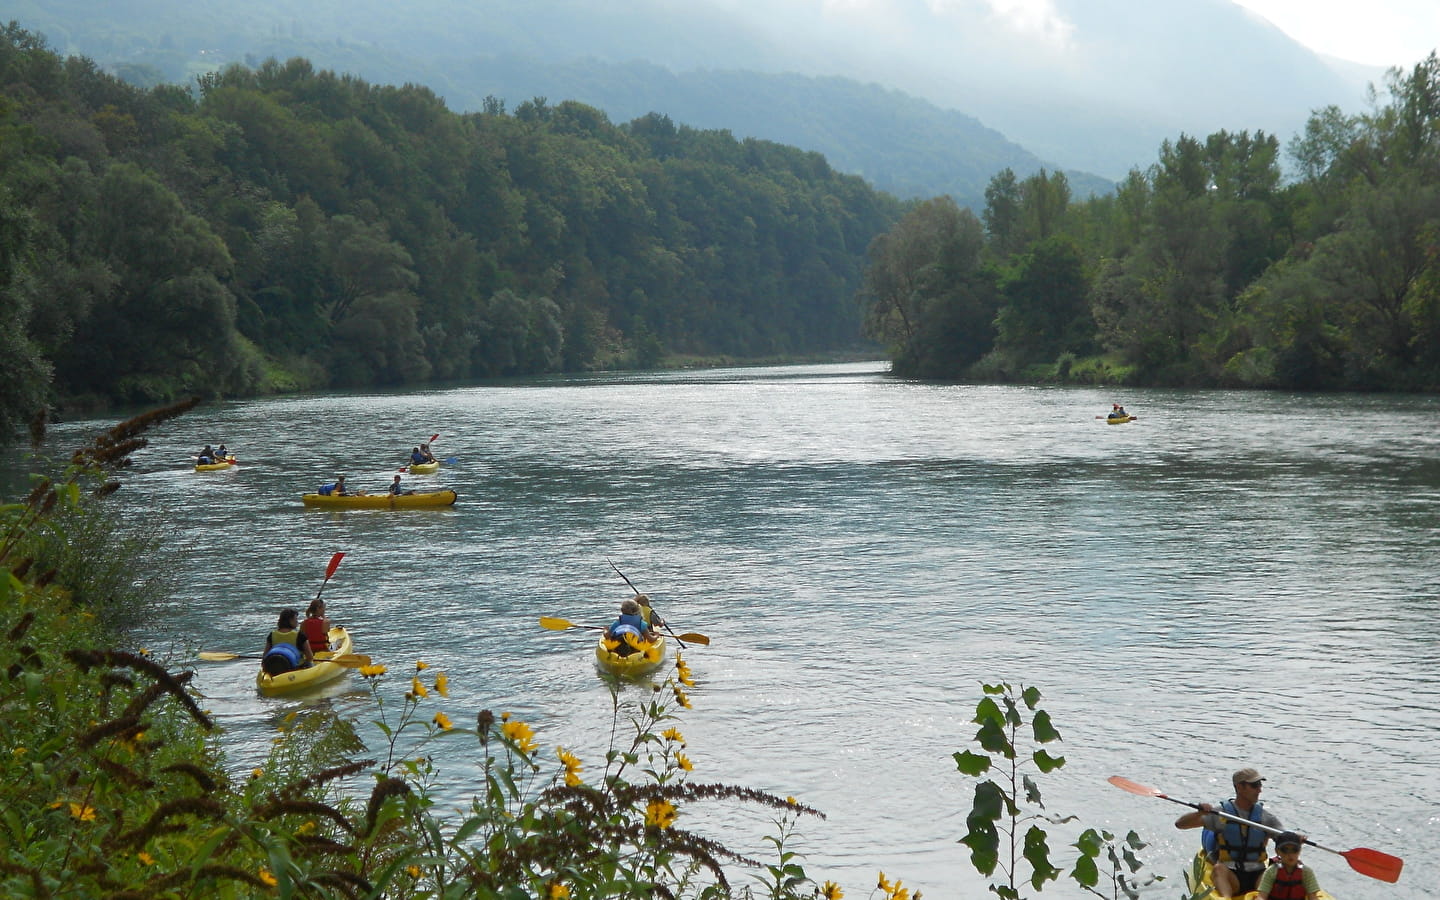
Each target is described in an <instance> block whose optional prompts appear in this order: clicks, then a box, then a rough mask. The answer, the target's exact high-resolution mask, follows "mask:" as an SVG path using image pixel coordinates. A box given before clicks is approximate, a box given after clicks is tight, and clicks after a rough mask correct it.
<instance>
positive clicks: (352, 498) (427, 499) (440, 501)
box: [300, 490, 460, 509]
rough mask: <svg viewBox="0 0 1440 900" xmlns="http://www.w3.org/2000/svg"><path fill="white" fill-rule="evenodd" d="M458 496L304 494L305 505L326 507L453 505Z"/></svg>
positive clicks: (424, 493)
mask: <svg viewBox="0 0 1440 900" xmlns="http://www.w3.org/2000/svg"><path fill="white" fill-rule="evenodd" d="M459 497H460V495H459V494H457V493H455V492H454V491H452V490H443V491H416V492H415V493H413V494H389V493H386V494H305V495H304V496H302V497H301V498H300V499H301V500H302V501H303V502H304V503H305V505H306V506H317V507H321V508H327V509H424V508H426V507H432V506H454V505H455V501H456V500H458V499H459Z"/></svg>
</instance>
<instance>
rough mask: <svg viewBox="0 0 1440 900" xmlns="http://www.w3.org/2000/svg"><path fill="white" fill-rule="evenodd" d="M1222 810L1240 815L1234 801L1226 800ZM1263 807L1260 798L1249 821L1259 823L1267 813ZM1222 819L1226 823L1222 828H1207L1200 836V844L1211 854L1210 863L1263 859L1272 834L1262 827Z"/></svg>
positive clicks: (1253, 861)
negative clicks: (1263, 853)
mask: <svg viewBox="0 0 1440 900" xmlns="http://www.w3.org/2000/svg"><path fill="white" fill-rule="evenodd" d="M1220 809H1221V810H1222V811H1223V812H1226V813H1229V814H1230V815H1232V816H1239V815H1240V810H1239V808H1238V807H1236V806H1235V803H1234V801H1233V800H1225V801H1223V802H1222V803H1221V804H1220ZM1263 809H1264V804H1263V803H1261V802H1260V801H1258V800H1257V801H1256V802H1255V805H1254V806H1252V807H1250V816H1249V819H1250V821H1251V822H1259V821H1260V819H1261V817H1262V816H1263V814H1264V813H1263ZM1241 818H1244V817H1243V816H1242V817H1241ZM1221 821H1222V822H1224V823H1225V826H1224V827H1223V828H1221V829H1220V830H1219V831H1211V830H1210V829H1209V828H1206V829H1205V831H1204V833H1203V834H1201V835H1200V844H1201V846H1203V847H1204V848H1205V852H1206V854H1208V855H1209V856H1210V860H1211V862H1229V861H1234V862H1237V863H1242V864H1243V863H1258V862H1261V861H1262V855H1261V851H1262V850H1263V849H1264V847H1265V842H1266V841H1267V840H1269V837H1270V835H1269V834H1268V833H1267V832H1265V831H1263V830H1262V829H1259V828H1251V827H1249V826H1248V825H1242V824H1241V823H1239V822H1236V821H1234V820H1233V819H1222V820H1221Z"/></svg>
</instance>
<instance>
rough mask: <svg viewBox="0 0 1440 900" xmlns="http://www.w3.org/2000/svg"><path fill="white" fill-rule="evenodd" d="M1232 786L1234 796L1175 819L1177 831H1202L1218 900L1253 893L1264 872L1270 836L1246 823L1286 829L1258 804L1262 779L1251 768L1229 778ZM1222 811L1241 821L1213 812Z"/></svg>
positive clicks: (1201, 806) (1202, 805)
mask: <svg viewBox="0 0 1440 900" xmlns="http://www.w3.org/2000/svg"><path fill="white" fill-rule="evenodd" d="M1230 782H1231V784H1233V785H1234V786H1235V796H1234V798H1233V799H1230V800H1222V801H1220V802H1219V803H1215V804H1210V803H1201V804H1200V809H1198V810H1196V811H1194V812H1187V813H1186V814H1185V815H1183V816H1181V817H1180V818H1178V819H1176V820H1175V827H1176V828H1181V829H1185V828H1204V829H1205V834H1204V835H1202V837H1201V844H1202V845H1203V846H1204V847H1205V854H1206V856H1208V857H1209V859H1210V862H1211V863H1212V864H1213V866H1214V869H1213V871H1212V872H1211V874H1210V880H1211V881H1213V882H1214V883H1215V893H1216V894H1218V895H1219V896H1221V897H1239V896H1241V895H1243V894H1246V893H1248V892H1250V891H1253V890H1255V885H1256V884H1257V883H1259V881H1260V875H1261V873H1263V872H1264V871H1265V865H1266V856H1265V845H1266V843H1268V842H1269V840H1270V833H1269V832H1267V831H1264V830H1262V829H1260V828H1252V827H1250V826H1249V825H1248V824H1246V822H1247V821H1248V822H1254V823H1256V824H1258V825H1263V826H1265V827H1266V828H1273V829H1275V830H1276V831H1280V830H1281V829H1283V828H1284V827H1285V826H1284V825H1281V824H1280V819H1279V818H1278V817H1276V815H1275V814H1274V813H1272V812H1270V811H1269V810H1267V809H1265V807H1264V804H1263V803H1261V802H1260V789H1261V788H1262V787H1263V786H1264V784H1265V779H1264V778H1261V777H1260V773H1259V772H1257V771H1256V770H1254V769H1250V768H1245V769H1241V770H1239V771H1238V772H1236V773H1235V774H1234V775H1232V776H1230ZM1217 811H1219V812H1223V813H1226V814H1227V815H1231V816H1235V817H1236V818H1238V819H1240V820H1241V821H1239V822H1237V821H1235V820H1234V819H1227V818H1225V817H1223V816H1218V815H1215V813H1216V812H1217Z"/></svg>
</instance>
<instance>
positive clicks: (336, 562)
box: [325, 553, 345, 581]
mask: <svg viewBox="0 0 1440 900" xmlns="http://www.w3.org/2000/svg"><path fill="white" fill-rule="evenodd" d="M344 558H345V554H344V553H337V554H335V555H334V556H332V557H330V565H328V566H326V567H325V580H326V581H329V580H330V578H331V576H333V575H334V574H335V570H336V569H338V568H340V560H342V559H344Z"/></svg>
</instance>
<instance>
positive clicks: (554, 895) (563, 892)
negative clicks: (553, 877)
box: [545, 881, 570, 900]
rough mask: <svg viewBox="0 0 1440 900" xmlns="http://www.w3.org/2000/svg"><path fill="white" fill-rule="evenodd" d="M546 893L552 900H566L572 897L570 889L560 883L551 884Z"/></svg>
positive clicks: (553, 882)
mask: <svg viewBox="0 0 1440 900" xmlns="http://www.w3.org/2000/svg"><path fill="white" fill-rule="evenodd" d="M545 891H546V893H545V896H546V897H548V898H550V900H565V898H566V897H569V896H570V889H569V888H568V887H566V886H565V885H563V884H561V883H560V882H558V881H552V882H550V884H549V885H548V886H547V887H546V888H545Z"/></svg>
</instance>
